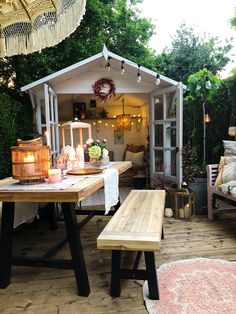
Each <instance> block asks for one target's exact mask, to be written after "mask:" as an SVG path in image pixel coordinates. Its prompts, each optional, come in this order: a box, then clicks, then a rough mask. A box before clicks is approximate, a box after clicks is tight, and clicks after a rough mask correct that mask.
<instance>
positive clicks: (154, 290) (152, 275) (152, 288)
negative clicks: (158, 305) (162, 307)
mask: <svg viewBox="0 0 236 314" xmlns="http://www.w3.org/2000/svg"><path fill="white" fill-rule="evenodd" d="M144 256H145V263H146V271H147V281H148V289H149V299H151V300H159V291H158V284H157V274H156V266H155V255H154V252H144Z"/></svg>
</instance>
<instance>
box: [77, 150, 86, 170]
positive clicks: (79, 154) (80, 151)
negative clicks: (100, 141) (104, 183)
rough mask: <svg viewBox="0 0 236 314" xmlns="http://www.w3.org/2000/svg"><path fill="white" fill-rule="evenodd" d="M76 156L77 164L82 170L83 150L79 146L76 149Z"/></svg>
mask: <svg viewBox="0 0 236 314" xmlns="http://www.w3.org/2000/svg"><path fill="white" fill-rule="evenodd" d="M76 155H77V159H78V162H79V168H84V148H83V146H81V145H78V147H77V148H76Z"/></svg>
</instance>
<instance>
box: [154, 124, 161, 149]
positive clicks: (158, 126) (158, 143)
mask: <svg viewBox="0 0 236 314" xmlns="http://www.w3.org/2000/svg"><path fill="white" fill-rule="evenodd" d="M155 146H156V147H157V146H159V147H163V125H162V124H156V125H155Z"/></svg>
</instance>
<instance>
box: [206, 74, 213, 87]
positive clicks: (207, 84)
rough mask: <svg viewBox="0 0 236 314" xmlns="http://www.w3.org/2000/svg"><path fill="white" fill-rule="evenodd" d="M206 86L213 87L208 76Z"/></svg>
mask: <svg viewBox="0 0 236 314" xmlns="http://www.w3.org/2000/svg"><path fill="white" fill-rule="evenodd" d="M205 87H206V88H207V89H211V87H212V85H211V81H210V79H209V77H208V76H207V77H206V84H205Z"/></svg>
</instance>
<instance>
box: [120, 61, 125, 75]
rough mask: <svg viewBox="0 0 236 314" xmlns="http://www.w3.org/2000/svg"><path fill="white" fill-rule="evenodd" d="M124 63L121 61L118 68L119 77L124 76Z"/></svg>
mask: <svg viewBox="0 0 236 314" xmlns="http://www.w3.org/2000/svg"><path fill="white" fill-rule="evenodd" d="M124 63H125V61H124V60H122V61H121V66H120V74H121V75H124V74H125V68H124Z"/></svg>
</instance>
